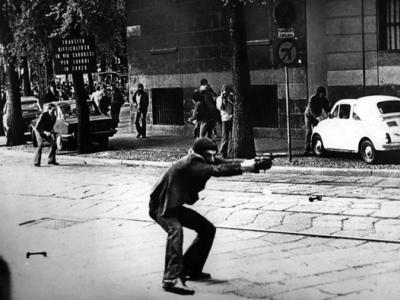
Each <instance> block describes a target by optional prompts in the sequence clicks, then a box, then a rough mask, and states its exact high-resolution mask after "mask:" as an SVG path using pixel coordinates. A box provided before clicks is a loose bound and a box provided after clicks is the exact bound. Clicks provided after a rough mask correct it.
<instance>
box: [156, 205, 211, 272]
mask: <svg viewBox="0 0 400 300" xmlns="http://www.w3.org/2000/svg"><path fill="white" fill-rule="evenodd" d="M152 217H153V218H154V219H155V221H156V222H157V223H158V224H159V225H160V226H161V227H162V228H163V229H164V230H165V231H166V232H167V234H168V237H167V248H166V253H165V270H164V277H163V280H171V279H176V278H179V277H183V276H184V275H185V274H199V273H201V272H202V270H203V267H204V264H205V263H206V260H207V257H208V254H209V252H210V250H211V246H212V243H213V241H214V236H215V231H216V229H215V227H214V225H213V224H212V223H210V222H209V221H208V220H207V219H206V218H204V217H203V216H202V215H200V214H199V213H197V212H195V211H194V210H192V209H190V208H187V207H184V206H179V207H176V208H174V209H172V210H171V211H170V212H168V214H167V215H164V216H159V215H153V216H152ZM183 227H187V228H189V229H192V230H194V231H196V232H197V237H196V238H195V239H194V240H193V242H192V244H191V245H190V246H189V248H188V249H187V250H186V252H185V254H183V249H182V247H183Z"/></svg>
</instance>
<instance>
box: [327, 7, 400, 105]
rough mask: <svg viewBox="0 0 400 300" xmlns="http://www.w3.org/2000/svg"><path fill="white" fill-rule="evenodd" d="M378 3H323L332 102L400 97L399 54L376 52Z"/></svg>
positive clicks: (328, 79) (377, 50) (328, 76)
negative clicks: (374, 96) (381, 95)
mask: <svg viewBox="0 0 400 300" xmlns="http://www.w3.org/2000/svg"><path fill="white" fill-rule="evenodd" d="M362 1H363V2H362ZM377 1H378V0H325V14H326V55H327V68H328V71H327V82H328V85H329V93H330V97H331V99H332V100H333V101H336V100H338V99H341V98H353V97H360V96H362V95H363V94H366V95H370V94H391V95H400V89H399V82H400V68H399V67H398V65H399V62H400V54H399V53H395V52H387V51H380V50H379V49H378V16H379V12H378V11H377V4H378V3H377ZM362 4H363V7H362ZM363 20H364V22H362V21H363ZM363 23H364V29H363ZM363 31H364V41H363V35H362V32H363ZM363 44H364V45H363ZM364 82H365V86H364V85H363V84H364Z"/></svg>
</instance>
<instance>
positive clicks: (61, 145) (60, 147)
mask: <svg viewBox="0 0 400 300" xmlns="http://www.w3.org/2000/svg"><path fill="white" fill-rule="evenodd" d="M56 145H57V150H59V151H62V150H65V143H64V142H63V140H62V138H61V135H57V137H56Z"/></svg>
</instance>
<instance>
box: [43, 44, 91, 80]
mask: <svg viewBox="0 0 400 300" xmlns="http://www.w3.org/2000/svg"><path fill="white" fill-rule="evenodd" d="M51 45H52V53H53V62H54V73H55V74H75V73H95V72H96V71H97V65H96V47H95V41H94V37H93V36H82V37H68V38H62V39H61V38H54V39H52V40H51Z"/></svg>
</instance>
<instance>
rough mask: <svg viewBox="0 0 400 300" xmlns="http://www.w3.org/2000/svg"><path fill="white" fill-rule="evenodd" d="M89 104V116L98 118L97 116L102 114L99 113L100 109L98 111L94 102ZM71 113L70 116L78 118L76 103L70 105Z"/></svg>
mask: <svg viewBox="0 0 400 300" xmlns="http://www.w3.org/2000/svg"><path fill="white" fill-rule="evenodd" d="M87 104H88V108H89V115H91V116H96V115H99V114H100V112H99V111H98V109H97V107H96V106H95V104H94V102H93V101H90V102H89V101H88V102H87ZM68 106H69V105H68ZM70 111H71V114H70V115H72V116H77V111H76V103H72V104H71V105H70Z"/></svg>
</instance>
